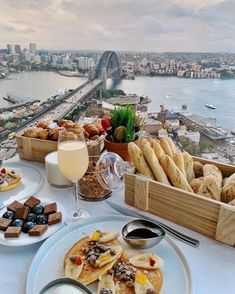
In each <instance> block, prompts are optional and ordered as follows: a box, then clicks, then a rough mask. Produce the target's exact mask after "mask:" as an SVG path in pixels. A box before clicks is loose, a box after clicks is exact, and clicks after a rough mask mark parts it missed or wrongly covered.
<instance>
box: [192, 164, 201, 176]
mask: <svg viewBox="0 0 235 294" xmlns="http://www.w3.org/2000/svg"><path fill="white" fill-rule="evenodd" d="M193 170H194V173H195V177H196V178H199V177H203V164H202V163H201V162H200V161H194V162H193Z"/></svg>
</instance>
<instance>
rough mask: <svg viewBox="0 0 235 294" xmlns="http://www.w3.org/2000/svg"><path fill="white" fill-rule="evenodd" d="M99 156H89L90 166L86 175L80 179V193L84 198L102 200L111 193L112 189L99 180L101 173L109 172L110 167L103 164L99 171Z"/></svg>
mask: <svg viewBox="0 0 235 294" xmlns="http://www.w3.org/2000/svg"><path fill="white" fill-rule="evenodd" d="M99 158H100V157H99V156H89V166H88V169H87V171H86V173H85V175H84V176H83V177H82V178H81V179H80V180H79V195H80V198H81V199H82V200H86V201H100V200H104V199H106V198H108V197H110V195H111V193H112V192H111V191H110V190H106V189H104V188H103V187H102V186H101V185H100V183H99V181H98V175H99V173H104V174H105V173H107V172H108V169H109V167H107V166H105V165H103V166H102V167H100V170H99V171H96V162H97V161H98V160H99Z"/></svg>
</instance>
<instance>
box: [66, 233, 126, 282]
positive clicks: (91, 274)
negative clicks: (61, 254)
mask: <svg viewBox="0 0 235 294" xmlns="http://www.w3.org/2000/svg"><path fill="white" fill-rule="evenodd" d="M89 241H90V238H89V237H85V238H83V239H81V240H79V241H78V242H77V243H75V244H74V245H73V246H72V247H71V248H70V250H69V251H68V252H67V253H66V255H65V258H64V268H65V266H66V264H67V263H69V262H70V257H71V256H73V255H79V256H81V257H83V256H84V254H83V252H82V248H83V247H84V246H85V245H86V244H87V243H88V242H89ZM105 245H106V246H110V247H111V248H115V250H116V255H115V256H114V260H113V261H111V262H109V263H108V264H106V265H104V266H103V267H101V268H94V267H92V266H91V265H90V264H89V263H88V262H86V260H84V265H83V269H82V272H81V274H80V276H79V278H78V280H79V281H81V282H82V283H83V284H85V285H88V284H90V283H92V282H94V281H96V280H98V278H99V276H102V275H104V274H106V273H107V272H108V270H110V269H111V268H112V266H113V265H114V263H115V262H116V261H117V259H118V258H119V257H120V256H121V255H122V252H123V250H122V247H121V246H120V242H119V241H118V240H117V239H114V240H112V241H109V242H105Z"/></svg>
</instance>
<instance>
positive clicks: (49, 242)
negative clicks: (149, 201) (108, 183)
mask: <svg viewBox="0 0 235 294" xmlns="http://www.w3.org/2000/svg"><path fill="white" fill-rule="evenodd" d="M110 219H115V221H118V220H120V221H123V220H124V219H125V220H127V221H128V220H132V219H135V218H134V217H129V216H124V215H112V214H110V215H105V216H95V217H90V218H88V219H84V220H82V221H80V222H78V223H74V224H69V225H66V226H64V227H63V228H61V229H60V230H58V231H57V232H55V233H54V234H53V235H51V236H50V237H49V238H48V239H47V240H46V241H45V242H44V243H43V244H42V245H41V247H40V248H39V249H38V251H37V252H36V254H35V255H34V257H33V260H32V262H31V264H30V266H29V269H28V272H27V277H26V283H25V291H26V292H25V293H26V294H36V293H33V292H32V290H33V289H30V288H29V287H30V284H31V283H32V282H33V281H34V277H35V273H36V272H37V266H38V265H39V264H40V262H41V260H40V256H41V255H42V254H43V252H45V251H47V250H48V249H49V248H50V247H51V245H53V244H55V242H54V241H56V242H57V241H58V240H59V239H60V237H61V236H63V235H65V234H67V233H69V232H71V231H73V230H74V229H75V228H76V227H78V228H79V227H80V228H82V227H83V226H84V225H89V224H91V223H95V222H99V221H107V220H110ZM164 239H165V240H166V242H167V243H168V244H169V245H170V247H171V248H172V249H173V250H174V251H175V253H176V254H177V256H178V258H179V260H180V262H181V264H182V267H183V269H184V273H185V275H186V281H187V288H188V289H186V290H187V291H188V292H187V293H188V294H193V292H192V277H191V271H190V268H189V265H188V262H187V260H186V258H185V256H184V254H183V253H182V251H181V249H180V248H179V247H178V246H177V245H176V244H175V243H174V241H173V240H172V239H171V238H170V237H169V236H165V238H164ZM33 272H34V274H33Z"/></svg>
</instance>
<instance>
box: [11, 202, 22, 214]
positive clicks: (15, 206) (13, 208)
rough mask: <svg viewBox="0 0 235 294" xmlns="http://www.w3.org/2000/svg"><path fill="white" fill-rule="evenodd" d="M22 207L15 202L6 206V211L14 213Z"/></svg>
mask: <svg viewBox="0 0 235 294" xmlns="http://www.w3.org/2000/svg"><path fill="white" fill-rule="evenodd" d="M22 207H24V205H23V204H22V203H20V202H19V201H17V200H15V201H13V202H12V203H11V204H9V205H8V206H7V210H10V211H12V212H14V213H15V212H16V210H17V209H19V208H22Z"/></svg>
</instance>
